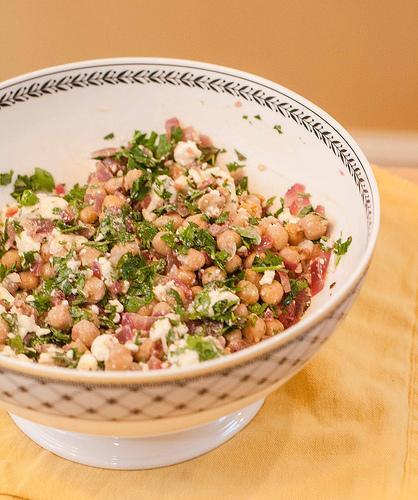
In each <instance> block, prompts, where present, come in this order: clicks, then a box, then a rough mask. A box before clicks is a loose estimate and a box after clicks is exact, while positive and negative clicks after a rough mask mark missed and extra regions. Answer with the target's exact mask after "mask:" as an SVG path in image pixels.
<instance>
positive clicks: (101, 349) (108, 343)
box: [91, 333, 119, 361]
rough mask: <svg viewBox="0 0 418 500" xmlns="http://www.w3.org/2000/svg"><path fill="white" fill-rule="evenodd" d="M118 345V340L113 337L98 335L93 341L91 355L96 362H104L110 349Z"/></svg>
mask: <svg viewBox="0 0 418 500" xmlns="http://www.w3.org/2000/svg"><path fill="white" fill-rule="evenodd" d="M118 343H119V342H118V339H117V338H116V337H114V336H113V335H109V334H107V333H105V334H103V335H99V336H98V337H96V338H95V339H94V340H93V344H92V345H91V353H92V354H93V356H94V357H95V358H96V359H97V361H106V360H107V359H108V358H109V353H110V348H111V347H112V346H113V345H115V344H118Z"/></svg>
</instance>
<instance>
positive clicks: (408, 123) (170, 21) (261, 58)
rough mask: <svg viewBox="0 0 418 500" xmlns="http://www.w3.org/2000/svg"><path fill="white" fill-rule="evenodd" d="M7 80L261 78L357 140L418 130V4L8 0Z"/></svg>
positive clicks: (3, 28)
mask: <svg viewBox="0 0 418 500" xmlns="http://www.w3.org/2000/svg"><path fill="white" fill-rule="evenodd" d="M0 49H1V51H0V54H1V55H0V80H4V79H6V78H10V77H12V76H15V75H19V74H21V73H24V72H27V71H31V70H34V69H38V68H41V67H45V66H51V65H55V64H62V63H66V62H70V61H75V60H81V59H91V58H100V57H110V56H157V55H159V56H171V57H179V58H189V59H198V60H199V59H200V60H204V61H209V62H213V63H219V64H223V65H229V66H234V67H238V68H241V69H244V70H247V71H251V72H254V73H257V74H260V75H262V76H264V77H267V78H270V79H273V80H276V81H277V82H279V83H281V84H283V85H285V86H287V87H289V88H291V89H293V90H295V91H297V92H299V93H301V94H302V95H304V96H306V97H308V98H309V99H311V100H312V101H314V102H315V103H317V104H319V105H320V106H322V107H324V108H325V109H326V110H327V111H329V112H330V113H331V114H332V115H333V116H335V118H337V119H338V120H339V121H340V122H342V123H343V124H344V125H345V126H346V127H349V128H370V129H398V130H410V131H413V130H415V131H417V130H418V1H416V0H401V1H397V2H393V1H391V0H380V1H377V0H376V1H375V0H363V1H358V0H353V1H338V0H337V1H335V0H333V1H316V2H315V1H312V0H302V1H292V0H283V1H274V0H271V1H248V0H241V1H238V0H231V1H218V0H212V1H211V0H205V1H200V0H180V1H178V0H165V1H164V0H163V1H161V0H146V1H142V0H118V1H114V0H84V1H83V0H68V1H62V0H0Z"/></svg>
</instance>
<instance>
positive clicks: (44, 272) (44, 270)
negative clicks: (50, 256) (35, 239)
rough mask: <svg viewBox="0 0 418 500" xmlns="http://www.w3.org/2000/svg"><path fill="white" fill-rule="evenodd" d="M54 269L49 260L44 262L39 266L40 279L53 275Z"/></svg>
mask: <svg viewBox="0 0 418 500" xmlns="http://www.w3.org/2000/svg"><path fill="white" fill-rule="evenodd" d="M54 274H55V271H54V267H53V265H52V264H50V263H49V262H44V263H43V264H42V266H41V277H42V279H44V280H46V279H48V278H52V276H54Z"/></svg>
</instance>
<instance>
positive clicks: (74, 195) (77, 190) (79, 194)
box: [64, 183, 87, 209]
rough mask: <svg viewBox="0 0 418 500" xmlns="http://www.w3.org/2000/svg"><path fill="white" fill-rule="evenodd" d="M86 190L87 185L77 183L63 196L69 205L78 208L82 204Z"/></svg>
mask: <svg viewBox="0 0 418 500" xmlns="http://www.w3.org/2000/svg"><path fill="white" fill-rule="evenodd" d="M86 191H87V185H85V186H80V185H79V184H78V183H77V184H75V185H74V186H73V187H72V188H71V190H70V191H69V192H68V193H67V194H66V195H65V196H64V200H66V201H67V202H68V203H69V204H70V205H72V206H73V207H75V208H76V209H80V208H81V207H82V206H83V204H84V196H85V194H86Z"/></svg>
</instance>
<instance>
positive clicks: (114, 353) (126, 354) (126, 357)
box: [105, 344, 133, 371]
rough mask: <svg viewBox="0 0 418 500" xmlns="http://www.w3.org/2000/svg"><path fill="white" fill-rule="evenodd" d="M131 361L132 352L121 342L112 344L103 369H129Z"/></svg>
mask: <svg viewBox="0 0 418 500" xmlns="http://www.w3.org/2000/svg"><path fill="white" fill-rule="evenodd" d="M132 361H133V360H132V353H131V351H129V349H127V348H126V347H125V346H123V345H121V344H114V345H112V347H111V348H110V351H109V357H108V358H107V359H106V361H105V369H106V370H108V371H116V370H117V371H120V370H130V369H131V368H132Z"/></svg>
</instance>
